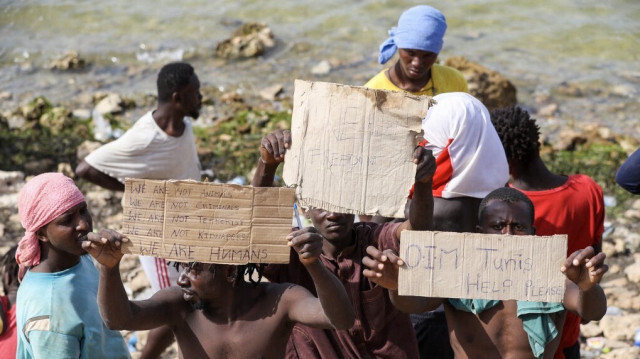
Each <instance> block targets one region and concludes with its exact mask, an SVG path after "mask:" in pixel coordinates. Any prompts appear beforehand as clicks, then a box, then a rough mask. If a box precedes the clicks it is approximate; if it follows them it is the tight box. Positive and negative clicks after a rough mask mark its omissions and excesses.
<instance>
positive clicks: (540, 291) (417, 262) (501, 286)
mask: <svg viewBox="0 0 640 359" xmlns="http://www.w3.org/2000/svg"><path fill="white" fill-rule="evenodd" d="M566 253H567V236H566V235H554V236H548V237H543V236H510V235H496V234H481V233H453V232H429V231H403V232H402V235H401V239H400V257H401V258H402V259H403V260H404V261H405V265H404V266H402V267H401V268H400V273H399V278H398V293H399V294H400V295H414V296H422V297H440V298H466V299H497V300H509V299H515V300H524V301H531V302H562V300H563V298H564V290H565V276H564V274H563V273H562V272H560V267H561V266H562V264H563V263H564V260H565V259H566V257H567V256H566Z"/></svg>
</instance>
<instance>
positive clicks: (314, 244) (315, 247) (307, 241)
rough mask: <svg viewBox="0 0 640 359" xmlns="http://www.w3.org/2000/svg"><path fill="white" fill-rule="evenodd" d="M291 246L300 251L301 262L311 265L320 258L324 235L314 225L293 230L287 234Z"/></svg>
mask: <svg viewBox="0 0 640 359" xmlns="http://www.w3.org/2000/svg"><path fill="white" fill-rule="evenodd" d="M287 240H288V241H289V246H291V247H293V248H294V249H295V250H296V252H298V257H299V258H300V262H301V263H302V264H304V265H309V264H311V263H313V262H315V261H317V260H318V257H320V254H321V253H322V240H323V237H322V235H320V233H318V230H317V229H315V228H314V227H307V228H303V229H301V230H297V231H295V232H291V233H290V234H289V235H288V236H287Z"/></svg>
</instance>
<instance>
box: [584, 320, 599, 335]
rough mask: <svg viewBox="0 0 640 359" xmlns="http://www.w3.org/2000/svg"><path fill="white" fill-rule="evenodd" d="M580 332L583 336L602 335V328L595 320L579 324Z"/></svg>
mask: <svg viewBox="0 0 640 359" xmlns="http://www.w3.org/2000/svg"><path fill="white" fill-rule="evenodd" d="M580 334H582V336H583V337H585V338H591V337H597V336H600V335H602V329H601V328H600V326H599V325H598V324H597V323H595V322H590V323H587V324H581V325H580Z"/></svg>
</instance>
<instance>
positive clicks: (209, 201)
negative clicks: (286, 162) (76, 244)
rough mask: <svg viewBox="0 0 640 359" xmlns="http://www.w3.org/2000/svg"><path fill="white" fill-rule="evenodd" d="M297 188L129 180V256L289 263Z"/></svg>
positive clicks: (126, 199) (126, 248) (126, 196)
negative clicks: (287, 238) (288, 242)
mask: <svg viewBox="0 0 640 359" xmlns="http://www.w3.org/2000/svg"><path fill="white" fill-rule="evenodd" d="M293 200H294V190H293V189H290V188H274V187H262V188H258V187H256V188H254V187H248V186H239V185H232V184H220V183H207V182H197V181H157V180H143V179H127V180H126V181H125V193H124V206H123V234H124V235H126V236H127V237H128V238H129V240H130V242H129V244H127V245H125V246H124V247H123V252H124V253H133V254H139V255H145V256H154V257H161V258H166V259H168V260H172V261H178V262H194V261H195V262H204V263H225V264H246V263H288V262H289V251H290V248H289V246H288V245H287V241H286V240H285V237H286V236H287V235H288V234H289V233H290V232H291V217H292V213H293Z"/></svg>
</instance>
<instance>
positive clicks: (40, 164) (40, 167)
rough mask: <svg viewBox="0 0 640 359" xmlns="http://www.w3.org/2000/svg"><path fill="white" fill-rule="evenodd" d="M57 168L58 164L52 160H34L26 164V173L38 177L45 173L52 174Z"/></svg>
mask: <svg viewBox="0 0 640 359" xmlns="http://www.w3.org/2000/svg"><path fill="white" fill-rule="evenodd" d="M54 168H56V163H55V161H54V160H52V159H50V158H43V159H41V160H33V161H29V162H27V163H25V165H24V172H25V173H26V174H30V175H37V174H40V173H44V172H51V171H53V170H54Z"/></svg>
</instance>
